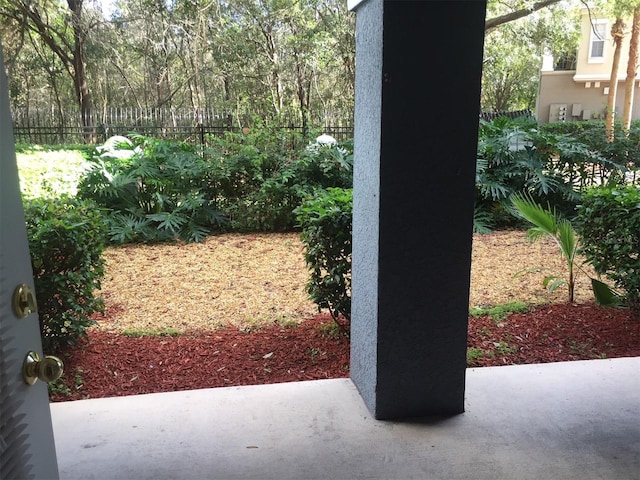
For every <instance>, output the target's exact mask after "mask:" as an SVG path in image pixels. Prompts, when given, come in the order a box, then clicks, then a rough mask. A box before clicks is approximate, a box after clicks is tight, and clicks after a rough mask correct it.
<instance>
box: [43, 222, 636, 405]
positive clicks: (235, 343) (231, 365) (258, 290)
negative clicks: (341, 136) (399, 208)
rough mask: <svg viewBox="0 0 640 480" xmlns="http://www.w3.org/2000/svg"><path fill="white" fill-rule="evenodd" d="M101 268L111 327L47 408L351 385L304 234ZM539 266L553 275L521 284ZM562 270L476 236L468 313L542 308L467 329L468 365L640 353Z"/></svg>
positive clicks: (69, 361)
mask: <svg viewBox="0 0 640 480" xmlns="http://www.w3.org/2000/svg"><path fill="white" fill-rule="evenodd" d="M105 256H106V260H107V274H106V276H105V279H104V281H103V285H102V292H101V293H102V295H103V297H104V298H105V304H106V312H105V315H104V316H101V317H99V318H98V325H97V326H96V327H93V328H92V329H90V331H89V338H88V341H85V342H82V343H81V345H80V346H79V347H78V348H76V349H75V350H72V351H70V352H67V353H66V354H64V360H65V364H66V373H65V377H64V379H63V380H64V384H65V385H66V389H67V392H62V393H56V394H53V395H52V400H53V401H63V400H74V399H81V398H98V397H104V396H118V395H132V394H141V393H152V392H163V391H174V390H184V389H193V388H206V387H220V386H233V385H250V384H263V383H276V382H284V381H300V380H310V379H322V378H336V377H346V376H348V375H349V342H348V339H347V338H345V337H344V336H340V335H337V334H336V332H335V329H332V323H331V319H330V317H329V316H328V315H326V314H318V312H317V308H316V306H315V304H313V303H312V302H311V301H309V300H308V298H307V294H306V292H305V290H304V286H305V283H306V281H307V270H306V267H305V265H304V260H303V257H302V244H301V242H300V239H299V235H298V234H296V233H290V234H249V235H239V234H228V235H220V236H215V237H210V238H208V239H207V240H206V241H205V242H203V243H200V244H188V245H185V244H180V245H136V246H124V247H118V248H109V249H107V251H106V252H105ZM540 266H544V267H547V268H548V270H547V271H544V272H538V273H531V274H522V275H517V273H518V272H522V271H525V270H527V269H535V268H536V267H540ZM565 271H566V267H565V265H564V261H563V260H562V259H561V258H560V256H559V254H558V251H557V247H556V246H555V244H554V243H553V242H552V241H543V242H539V243H536V244H530V243H529V242H528V241H527V239H526V238H525V234H524V232H521V231H506V232H496V233H492V234H490V235H476V236H474V247H473V258H472V274H471V295H470V305H471V306H479V305H483V306H489V305H496V304H504V303H508V302H513V301H521V302H526V303H528V304H530V305H539V306H537V307H535V308H533V309H532V310H531V311H530V312H528V313H524V314H512V315H510V316H509V317H507V318H506V319H504V320H502V321H498V322H496V321H494V320H492V319H491V318H489V317H481V318H478V319H474V318H471V317H470V319H469V321H470V324H469V341H468V346H469V347H471V350H470V351H471V352H472V354H471V356H470V358H469V365H470V366H489V365H509V364H523V363H539V362H553V361H568V360H580V359H591V358H614V357H620V356H638V355H640V321H638V319H637V318H632V316H631V313H630V312H629V311H627V310H614V309H605V308H602V307H598V306H596V305H594V304H593V302H592V301H591V299H592V294H591V291H590V284H589V280H588V278H587V277H586V275H584V274H581V275H579V277H578V281H577V287H576V299H575V302H574V304H568V303H567V302H566V295H567V293H566V289H564V288H561V289H559V290H557V291H556V292H554V293H552V294H551V293H549V292H548V291H547V290H546V289H545V288H544V287H543V286H542V278H543V277H544V275H548V274H552V273H555V274H564V273H565ZM62 390H64V387H63V389H62Z"/></svg>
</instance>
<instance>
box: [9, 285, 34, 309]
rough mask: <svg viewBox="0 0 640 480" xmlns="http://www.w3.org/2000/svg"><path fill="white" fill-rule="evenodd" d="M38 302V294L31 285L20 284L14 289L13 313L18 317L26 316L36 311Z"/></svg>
mask: <svg viewBox="0 0 640 480" xmlns="http://www.w3.org/2000/svg"><path fill="white" fill-rule="evenodd" d="M37 311H38V304H37V303H36V296H35V294H34V293H33V290H31V287H30V286H29V285H26V284H24V283H23V284H22V285H18V286H17V287H16V289H15V290H14V291H13V313H14V314H15V316H16V317H18V318H24V317H26V316H27V315H30V314H32V313H36V312H37Z"/></svg>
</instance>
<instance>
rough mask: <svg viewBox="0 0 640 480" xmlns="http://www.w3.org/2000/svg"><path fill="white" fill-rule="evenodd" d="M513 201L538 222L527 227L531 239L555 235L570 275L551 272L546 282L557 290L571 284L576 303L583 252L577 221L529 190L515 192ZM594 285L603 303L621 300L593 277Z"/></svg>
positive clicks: (571, 298)
mask: <svg viewBox="0 0 640 480" xmlns="http://www.w3.org/2000/svg"><path fill="white" fill-rule="evenodd" d="M511 203H512V204H513V206H514V207H515V208H516V210H517V212H518V214H519V215H520V216H521V217H522V218H524V219H525V220H527V221H528V222H530V223H532V224H533V225H534V227H533V228H530V229H529V230H527V237H528V238H529V239H530V240H531V241H536V240H539V239H540V238H542V237H545V236H548V237H551V238H553V240H554V241H555V242H556V244H557V245H558V247H559V248H560V253H561V254H562V258H564V260H565V261H566V263H567V269H568V272H569V274H568V278H563V277H558V276H548V277H545V279H544V283H543V284H544V286H545V287H548V288H549V290H551V291H553V290H555V289H556V288H558V287H560V286H563V285H567V287H568V289H569V302H570V303H573V300H574V290H575V273H576V267H578V265H577V256H578V252H579V241H578V237H577V234H576V231H575V229H574V228H573V225H571V222H570V221H569V220H567V219H565V218H562V217H561V216H560V215H559V214H558V212H557V211H556V209H555V208H553V209H552V208H551V207H550V206H548V208H544V207H542V206H541V205H539V204H538V203H536V201H535V200H533V198H531V196H530V195H528V194H526V193H521V194H514V195H512V196H511ZM591 286H592V288H593V293H594V296H595V298H596V301H597V302H598V303H600V304H602V305H612V304H615V303H617V300H618V295H617V294H615V293H614V292H613V291H612V290H611V289H610V288H609V286H608V285H606V284H605V283H603V282H601V281H599V280H597V279H595V278H591Z"/></svg>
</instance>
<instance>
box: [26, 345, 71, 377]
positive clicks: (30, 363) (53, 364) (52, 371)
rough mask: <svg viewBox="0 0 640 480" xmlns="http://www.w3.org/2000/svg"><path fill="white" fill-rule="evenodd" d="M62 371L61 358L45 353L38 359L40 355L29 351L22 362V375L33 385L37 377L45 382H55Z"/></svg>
mask: <svg viewBox="0 0 640 480" xmlns="http://www.w3.org/2000/svg"><path fill="white" fill-rule="evenodd" d="M63 372H64V364H63V363H62V360H60V359H59V358H58V357H54V356H53V355H47V356H46V357H44V359H42V360H40V355H38V354H37V353H36V352H29V353H28V354H27V356H26V357H25V359H24V362H23V364H22V377H23V378H24V381H25V382H26V383H27V384H29V385H33V384H34V383H36V382H37V381H38V379H39V380H42V381H43V382H45V383H49V382H55V381H56V380H57V379H59V378H60V377H61V376H62V373H63Z"/></svg>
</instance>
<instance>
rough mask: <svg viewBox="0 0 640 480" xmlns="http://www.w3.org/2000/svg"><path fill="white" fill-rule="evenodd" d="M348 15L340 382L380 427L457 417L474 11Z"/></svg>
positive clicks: (477, 47)
mask: <svg viewBox="0 0 640 480" xmlns="http://www.w3.org/2000/svg"><path fill="white" fill-rule="evenodd" d="M350 6H352V7H354V9H355V11H356V111H355V165H354V205H353V216H354V218H353V256H352V267H353V270H352V325H351V329H352V330H351V345H352V346H351V378H352V380H353V382H354V383H355V385H356V387H357V388H358V390H359V391H360V394H361V396H362V398H363V400H364V402H365V404H366V405H367V407H368V408H369V410H370V411H371V412H372V413H373V415H374V416H375V417H376V418H378V419H399V418H409V417H423V416H434V415H451V414H457V413H461V412H463V411H464V386H465V370H466V346H467V323H468V305H469V278H470V270H471V245H472V228H473V208H474V194H475V160H476V148H477V135H478V114H479V110H480V106H479V105H480V101H479V100H480V76H481V69H482V47H483V40H484V18H485V6H486V5H485V2H484V1H483V0H472V1H446V0H442V1H397V0H395V1H394V0H365V1H363V2H359V3H357V2H356V5H350Z"/></svg>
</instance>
